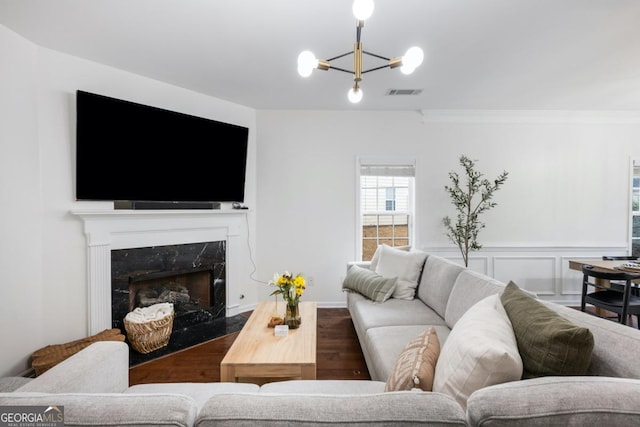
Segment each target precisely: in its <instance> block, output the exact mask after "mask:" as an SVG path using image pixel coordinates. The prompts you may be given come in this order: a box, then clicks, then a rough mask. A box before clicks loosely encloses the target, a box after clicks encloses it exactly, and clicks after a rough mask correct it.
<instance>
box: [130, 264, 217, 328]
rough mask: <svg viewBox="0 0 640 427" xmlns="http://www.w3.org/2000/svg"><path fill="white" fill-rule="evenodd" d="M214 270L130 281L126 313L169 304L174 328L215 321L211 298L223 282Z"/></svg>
mask: <svg viewBox="0 0 640 427" xmlns="http://www.w3.org/2000/svg"><path fill="white" fill-rule="evenodd" d="M213 273H214V272H213V270H212V269H209V268H206V269H196V270H190V271H161V272H157V273H149V274H140V275H137V276H132V277H130V278H129V311H132V310H133V309H135V308H137V307H148V306H150V305H153V304H158V303H164V302H168V303H171V304H173V309H174V312H175V319H174V327H175V328H181V327H187V326H189V325H192V324H197V323H202V322H208V321H210V320H212V319H213V318H214V315H215V313H214V310H213V307H214V306H215V303H214V295H215V288H216V286H218V287H219V286H221V285H222V283H221V282H222V279H214V278H213Z"/></svg>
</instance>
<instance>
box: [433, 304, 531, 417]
mask: <svg viewBox="0 0 640 427" xmlns="http://www.w3.org/2000/svg"><path fill="white" fill-rule="evenodd" d="M521 376H522V360H521V358H520V355H519V354H518V345H517V343H516V338H515V335H514V333H513V329H512V327H511V322H510V321H509V317H508V316H507V313H506V312H505V310H504V307H503V306H502V303H501V302H500V297H499V296H498V295H497V294H496V295H491V296H489V297H486V298H484V299H483V300H481V301H479V302H478V303H476V304H475V305H474V306H473V307H471V308H470V309H469V310H468V311H467V312H466V313H465V314H464V315H463V316H462V317H461V318H460V320H458V322H457V323H456V325H455V326H454V327H453V329H452V330H451V333H450V334H449V338H447V341H446V342H445V343H444V345H443V346H442V350H441V352H440V357H439V359H438V364H437V365H436V372H435V377H434V380H433V391H436V392H440V393H446V394H448V395H450V396H452V397H454V398H455V399H456V400H457V401H458V403H460V405H462V406H463V407H466V404H467V399H468V398H469V396H470V395H471V393H473V392H474V391H476V390H479V389H480V388H482V387H487V386H490V385H494V384H500V383H504V382H507V381H516V380H519V379H520V378H521Z"/></svg>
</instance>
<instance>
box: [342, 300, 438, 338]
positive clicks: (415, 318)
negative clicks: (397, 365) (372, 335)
mask: <svg viewBox="0 0 640 427" xmlns="http://www.w3.org/2000/svg"><path fill="white" fill-rule="evenodd" d="M348 301H349V310H350V311H351V317H352V319H353V323H354V324H358V325H359V326H362V328H363V329H364V330H367V329H369V328H375V327H378V326H395V325H422V326H427V325H444V324H445V323H444V319H442V318H441V317H440V316H438V315H437V313H435V312H434V311H433V310H431V309H430V308H429V307H427V306H426V305H425V304H424V303H423V302H422V301H420V300H419V299H417V298H415V299H413V300H406V299H397V298H390V299H389V300H387V301H385V302H384V304H376V303H375V302H373V301H371V300H370V299H368V298H366V297H364V296H362V295H360V294H353V293H350V294H349V295H348Z"/></svg>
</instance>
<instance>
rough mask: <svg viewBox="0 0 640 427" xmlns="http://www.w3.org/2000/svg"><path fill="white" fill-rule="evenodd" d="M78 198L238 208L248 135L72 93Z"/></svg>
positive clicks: (211, 123) (198, 120)
mask: <svg viewBox="0 0 640 427" xmlns="http://www.w3.org/2000/svg"><path fill="white" fill-rule="evenodd" d="M76 119H77V121H76V199H78V200H109V201H111V200H113V201H154V202H155V201H157V202H244V190H245V174H246V162H247V143H248V135H249V129H248V128H246V127H243V126H237V125H233V124H229V123H223V122H219V121H216V120H211V119H206V118H202V117H196V116H192V115H188V114H183V113H178V112H175V111H169V110H165V109H161V108H156V107H151V106H147V105H142V104H137V103H134V102H130V101H125V100H121V99H116V98H111V97H107V96H104V95H99V94H95V93H89V92H85V91H81V90H78V91H77V92H76Z"/></svg>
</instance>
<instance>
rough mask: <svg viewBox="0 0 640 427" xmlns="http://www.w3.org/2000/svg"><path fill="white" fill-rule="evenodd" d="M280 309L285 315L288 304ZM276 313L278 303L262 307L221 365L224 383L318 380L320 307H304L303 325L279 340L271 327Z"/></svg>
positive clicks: (252, 314) (221, 376) (306, 304)
mask: <svg viewBox="0 0 640 427" xmlns="http://www.w3.org/2000/svg"><path fill="white" fill-rule="evenodd" d="M278 308H279V309H280V310H279V311H281V312H282V313H280V314H281V315H284V308H285V307H284V303H282V302H280V304H278ZM274 310H275V302H267V301H263V302H260V303H258V305H257V307H256V308H255V310H253V313H251V316H250V317H249V319H248V320H247V323H245V325H244V327H243V328H242V330H241V331H240V334H239V335H238V337H237V338H236V340H235V341H234V342H233V344H232V345H231V348H230V349H229V351H228V352H227V354H226V355H225V356H224V359H222V362H220V381H221V382H252V383H256V384H264V383H266V382H270V381H278V380H285V379H287V380H288V379H304V380H314V379H316V335H317V304H316V303H315V302H308V301H304V302H301V303H300V316H301V318H302V323H301V325H300V327H299V328H298V329H290V330H289V334H288V335H287V336H286V337H277V336H275V335H274V329H273V328H269V327H268V326H267V324H268V323H269V320H270V319H271V315H272V314H273V313H274Z"/></svg>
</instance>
